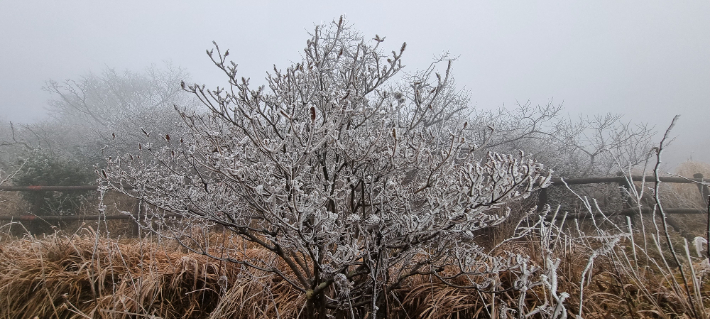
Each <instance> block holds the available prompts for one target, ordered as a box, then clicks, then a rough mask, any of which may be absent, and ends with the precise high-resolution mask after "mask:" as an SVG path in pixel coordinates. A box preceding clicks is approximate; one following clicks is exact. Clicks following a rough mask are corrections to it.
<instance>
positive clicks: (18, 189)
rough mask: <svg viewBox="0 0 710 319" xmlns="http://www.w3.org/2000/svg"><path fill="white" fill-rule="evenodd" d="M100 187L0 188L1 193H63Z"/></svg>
mask: <svg viewBox="0 0 710 319" xmlns="http://www.w3.org/2000/svg"><path fill="white" fill-rule="evenodd" d="M98 188H99V187H98V186H96V185H80V186H41V185H34V186H0V191H15V192H61V191H95V190H97V189H98Z"/></svg>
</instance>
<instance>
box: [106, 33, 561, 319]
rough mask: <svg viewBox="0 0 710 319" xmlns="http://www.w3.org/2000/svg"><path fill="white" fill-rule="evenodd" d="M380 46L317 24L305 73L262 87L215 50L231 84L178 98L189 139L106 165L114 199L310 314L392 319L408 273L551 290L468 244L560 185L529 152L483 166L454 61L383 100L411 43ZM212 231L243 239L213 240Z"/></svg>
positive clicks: (191, 88)
mask: <svg viewBox="0 0 710 319" xmlns="http://www.w3.org/2000/svg"><path fill="white" fill-rule="evenodd" d="M382 42H383V40H382V39H380V38H379V37H375V39H373V41H369V42H366V41H365V40H364V39H363V38H362V36H360V35H359V34H357V33H356V32H354V31H353V30H352V29H351V28H350V27H348V26H346V25H345V24H344V23H343V21H342V19H341V20H340V21H339V22H334V23H333V24H331V25H328V26H323V27H317V28H316V29H315V31H314V32H313V34H312V36H311V39H310V40H309V41H308V44H307V47H306V49H305V50H304V52H303V60H302V61H301V62H299V63H296V64H295V65H292V66H291V67H289V68H287V69H286V70H285V71H282V70H278V69H275V70H274V73H272V74H269V76H268V77H267V82H268V86H267V87H259V88H256V89H253V88H251V87H250V85H249V80H247V79H245V78H239V77H238V76H237V66H236V64H234V63H233V62H228V61H227V56H228V55H229V51H224V52H223V51H221V50H220V49H219V47H217V46H216V45H215V46H216V47H215V50H216V51H214V50H210V51H209V52H208V53H209V55H210V57H211V58H212V61H213V62H214V63H215V65H216V66H217V67H218V68H219V69H221V70H222V71H223V72H224V73H225V74H226V75H227V77H228V81H229V86H228V87H227V88H217V89H215V90H208V89H206V88H205V87H204V86H199V85H183V87H184V88H185V90H187V91H188V92H191V93H193V94H194V95H195V96H196V97H197V98H198V99H200V101H201V102H202V103H203V104H204V105H205V106H206V107H207V108H208V110H209V113H208V114H206V115H200V114H195V113H189V112H181V113H180V114H181V116H182V117H183V119H184V121H185V123H186V126H187V127H188V128H189V129H190V132H189V134H185V135H172V136H171V135H165V136H164V141H163V142H162V143H149V144H145V145H140V146H139V149H138V151H137V152H136V153H133V154H128V155H119V156H116V157H112V158H110V160H109V161H110V162H109V165H108V167H107V168H106V170H104V171H102V175H103V177H104V179H105V183H106V184H105V185H106V186H105V187H110V188H113V189H116V190H119V191H122V192H124V193H126V194H129V195H131V196H134V197H136V198H138V199H139V200H141V202H142V203H143V206H142V217H141V220H146V221H147V222H146V223H145V225H144V227H146V228H148V229H150V230H152V231H154V232H157V233H159V234H160V235H162V236H165V237H168V238H174V239H176V240H178V241H179V242H180V243H181V244H182V245H183V246H184V247H185V248H187V249H189V250H190V251H193V252H196V253H199V254H204V255H208V256H210V257H212V258H215V259H218V260H223V261H226V262H231V263H237V264H241V265H244V266H245V267H247V269H251V271H259V272H266V273H272V274H274V275H276V276H278V277H279V278H281V279H283V280H284V281H286V282H288V283H289V285H291V287H292V288H293V289H295V290H297V291H299V292H300V293H301V294H302V296H305V299H306V308H305V310H304V315H305V316H306V317H320V318H325V317H326V316H330V315H336V316H346V317H359V318H362V317H365V316H370V317H372V318H374V317H375V316H384V315H386V312H385V311H386V309H387V307H386V306H385V303H386V301H387V300H388V294H390V293H391V292H392V291H393V290H395V289H397V288H398V287H400V286H401V285H403V284H404V283H405V282H406V281H407V280H408V278H410V277H413V276H422V275H430V276H433V277H435V278H436V279H437V280H438V281H440V282H442V283H445V284H447V285H451V286H462V287H470V288H473V289H476V290H478V291H480V292H481V293H495V291H496V285H495V284H494V282H493V281H492V280H493V279H492V278H494V277H490V276H487V275H486V274H495V273H498V272H510V273H511V274H513V275H514V276H519V279H518V282H519V285H518V286H515V287H514V289H516V290H523V291H524V290H525V289H528V287H533V286H535V285H545V282H544V281H545V280H544V279H541V278H540V277H537V276H533V273H536V274H538V272H537V271H533V269H532V268H528V267H529V265H528V263H527V261H526V260H527V258H526V257H524V256H521V255H516V254H505V255H501V256H489V255H487V254H486V253H485V252H484V250H483V249H482V248H481V247H479V246H478V245H476V243H475V241H473V239H474V238H473V237H474V236H473V232H475V231H476V230H477V229H481V228H484V227H487V226H488V225H493V224H497V223H500V222H501V221H504V220H505V218H506V216H507V214H504V215H499V214H495V213H493V212H495V211H494V210H492V208H496V207H499V206H501V205H504V204H505V203H506V202H510V201H514V200H517V199H520V198H525V197H527V196H528V195H529V194H530V192H531V191H533V190H535V189H536V188H538V187H541V186H542V187H544V186H546V185H547V183H548V181H549V177H550V176H549V174H550V172H549V171H547V170H545V169H544V168H543V167H542V165H541V164H539V163H537V162H535V161H533V160H530V159H529V158H527V157H526V156H524V155H522V154H520V155H503V154H499V153H493V152H489V153H488V154H487V155H485V156H482V157H479V158H476V157H474V154H475V153H476V151H477V150H478V146H477V145H476V144H475V141H476V136H474V135H472V134H471V133H473V132H474V131H472V130H468V126H469V125H473V124H472V123H473V122H471V123H469V121H468V120H469V119H468V118H467V116H466V113H465V112H464V111H465V110H466V105H465V104H464V103H465V101H467V99H466V98H464V97H462V96H461V95H460V93H459V92H458V91H456V90H455V88H454V87H452V85H451V81H452V79H451V61H446V60H441V61H438V62H437V63H435V64H434V65H433V66H432V67H430V68H428V69H426V70H425V71H423V72H419V73H415V74H413V75H411V76H409V77H405V79H404V81H406V84H401V83H400V84H399V85H391V86H389V87H388V83H389V82H388V81H389V80H390V79H391V78H392V77H393V76H394V75H395V74H396V73H397V72H398V71H399V70H400V69H401V68H402V64H401V58H402V54H403V52H404V49H405V45H402V46H401V48H400V49H399V50H397V51H393V52H392V53H391V54H390V55H385V54H383V53H382V51H381V48H380V46H381V45H382ZM447 62H448V63H447ZM439 64H445V66H444V67H443V68H444V69H443V70H442V72H441V73H437V72H436V70H437V69H438V67H439ZM125 186H131V189H128V188H126V187H125ZM165 213H172V214H179V215H181V216H182V217H183V218H182V219H169V218H165V217H163V216H165V215H164V214H165ZM215 227H216V229H223V230H225V231H228V232H230V233H231V234H232V236H234V238H239V239H240V241H234V240H227V241H225V242H222V243H216V242H212V241H211V240H210V236H209V232H210V230H211V229H215ZM230 243H233V244H232V245H230ZM234 243H240V244H239V245H237V244H234ZM254 247H258V248H259V249H261V250H262V251H263V254H261V255H258V256H257V257H254V256H252V255H249V254H248V252H249V251H250V249H251V248H254ZM280 265H284V267H285V269H287V270H288V271H284V268H283V267H280ZM533 268H534V267H533ZM551 268H554V266H553V265H549V267H545V269H551ZM536 269H537V268H536ZM538 275H539V274H538ZM551 289H552V290H551V293H552V294H553V295H552V297H554V298H553V299H551V300H549V303H548V304H547V305H548V306H549V309H547V308H538V309H537V310H536V312H537V313H539V314H541V315H545V316H548V315H549V316H551V317H557V316H560V314H561V313H563V309H564V307H563V306H562V303H561V301H562V300H563V299H564V297H562V296H560V295H556V294H557V292H556V291H555V290H554V288H551ZM520 309H521V310H522V308H520ZM368 313H369V315H368Z"/></svg>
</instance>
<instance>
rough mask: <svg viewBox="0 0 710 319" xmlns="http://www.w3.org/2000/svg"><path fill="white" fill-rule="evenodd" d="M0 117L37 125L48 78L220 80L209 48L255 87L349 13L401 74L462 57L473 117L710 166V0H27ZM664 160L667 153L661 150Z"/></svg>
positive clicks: (5, 70) (6, 62) (6, 48)
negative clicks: (566, 117)
mask: <svg viewBox="0 0 710 319" xmlns="http://www.w3.org/2000/svg"><path fill="white" fill-rule="evenodd" d="M0 8H1V9H0V30H1V31H0V118H4V119H5V120H11V121H15V122H31V121H36V120H37V119H41V118H43V116H45V113H46V111H45V107H46V105H47V103H46V101H47V100H48V99H49V98H50V96H48V94H47V93H45V92H44V91H42V90H41V88H42V86H43V85H44V82H45V81H47V80H49V79H54V80H58V81H61V80H64V79H71V78H77V77H78V76H80V75H82V74H85V73H87V72H89V71H95V72H99V71H101V69H102V68H104V67H107V66H108V67H112V68H116V69H118V70H123V69H131V70H135V71H140V70H142V69H144V68H145V67H146V66H149V65H150V64H156V65H160V64H161V63H162V62H164V61H170V62H172V63H173V64H174V65H177V66H181V67H184V68H185V69H186V70H187V71H188V72H189V73H190V74H191V76H192V80H193V81H196V82H199V83H206V84H208V85H223V84H225V83H226V82H225V81H223V78H222V77H221V76H220V74H219V72H218V70H217V69H216V68H215V67H214V66H213V65H211V62H210V61H209V59H208V58H207V56H206V54H205V49H209V48H210V47H211V42H212V40H215V41H217V43H219V45H220V47H222V48H225V49H226V48H230V53H231V54H230V57H231V58H233V59H234V61H235V62H237V63H238V64H239V66H240V70H241V74H242V76H245V77H251V78H253V81H260V80H261V79H262V78H263V77H264V74H265V71H267V70H271V68H272V65H273V64H276V65H277V67H280V68H285V67H286V66H288V65H289V64H290V61H296V60H299V52H300V50H301V49H302V48H303V47H304V45H305V41H306V39H307V37H308V36H307V32H308V31H310V30H311V29H312V28H313V26H314V24H316V23H320V22H327V21H331V20H333V19H336V18H337V17H338V16H339V15H341V14H345V15H346V17H347V19H348V21H349V22H350V23H351V24H353V25H354V26H355V28H356V29H358V30H360V31H361V32H362V33H363V34H364V35H365V36H368V37H369V36H374V35H375V34H379V35H380V36H386V37H387V41H386V42H385V48H393V49H395V48H399V45H400V44H401V42H405V41H406V42H407V44H408V46H407V51H406V53H405V56H404V61H405V64H406V65H407V69H408V71H410V72H411V71H415V70H416V69H420V68H424V67H426V66H427V65H428V63H430V62H431V60H432V58H433V57H434V55H437V54H439V53H441V52H442V51H449V52H450V53H451V54H452V55H454V56H458V57H459V59H458V61H457V62H456V63H455V64H454V75H455V77H456V79H457V83H458V85H459V86H465V87H466V89H468V90H469V91H470V92H471V95H472V102H473V103H474V105H475V106H476V107H479V108H486V109H491V108H497V107H500V106H503V105H505V106H511V107H512V106H513V105H515V103H516V101H520V102H525V101H527V100H530V101H531V102H532V103H534V104H545V103H547V102H548V101H550V100H553V101H554V102H556V103H558V102H564V105H565V109H566V111H567V112H569V114H570V115H571V116H577V115H578V114H580V113H583V114H590V115H592V114H602V113H606V112H614V113H623V114H625V115H626V119H628V120H633V121H639V122H648V123H651V124H653V125H656V128H657V130H659V131H662V130H664V129H665V127H666V126H667V125H668V123H670V120H671V119H672V117H673V115H674V114H681V119H680V122H679V124H678V127H677V128H676V130H675V131H674V135H675V136H677V140H676V141H675V144H674V146H673V147H672V148H671V149H669V153H668V154H667V158H668V159H669V160H671V161H675V162H678V161H682V160H685V159H688V158H691V157H692V158H693V159H694V160H701V161H704V162H708V163H710V128H709V127H710V126H709V124H710V18H708V14H710V1H708V0H703V1H655V0H654V1H648V0H647V1H585V2H583V1H554V2H553V1H551V2H543V1H485V2H483V1H459V2H453V1H438V2H436V3H435V2H433V1H413V0H408V1H321V2H318V1H290V2H286V1H221V2H220V1H176V0H172V1H156V0H152V1H132V0H131V1H128V0H123V1H89V0H85V1H79V0H62V1H50V0H45V1H37V0H0ZM671 152H672V153H673V154H671Z"/></svg>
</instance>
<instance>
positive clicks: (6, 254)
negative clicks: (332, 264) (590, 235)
mask: <svg viewBox="0 0 710 319" xmlns="http://www.w3.org/2000/svg"><path fill="white" fill-rule="evenodd" d="M210 236H211V237H212V236H214V237H215V238H214V241H215V242H217V241H219V240H220V238H219V236H220V234H217V233H213V234H210ZM221 236H224V235H221ZM536 236H537V235H536ZM536 236H531V237H527V238H525V239H521V240H516V241H510V242H506V243H504V244H502V246H500V247H498V248H497V250H496V251H497V252H494V255H496V254H500V255H501V256H504V255H506V254H510V253H520V254H522V255H527V256H530V257H531V259H530V260H529V263H530V265H538V266H539V265H542V264H543V263H544V261H543V257H542V253H541V252H542V251H546V252H545V254H548V255H550V254H552V255H551V256H553V258H560V259H561V261H562V262H561V264H560V267H559V268H558V269H557V270H556V273H557V278H558V285H559V291H564V292H567V293H569V295H570V297H569V298H568V299H567V300H566V301H565V306H566V308H567V310H568V313H567V315H568V317H570V318H573V317H575V315H576V313H577V312H578V311H579V307H578V305H579V304H580V299H579V296H580V286H579V284H580V281H581V280H582V273H583V270H584V268H585V266H586V264H587V261H588V260H589V256H590V255H591V253H590V252H591V251H590V249H598V248H599V245H597V244H595V243H594V242H588V243H587V244H584V245H582V244H579V243H572V242H570V243H569V244H567V243H564V244H562V243H561V244H559V245H556V246H555V247H552V248H550V247H548V248H547V250H545V249H543V248H542V247H543V246H541V244H540V243H541V241H540V238H538V237H536ZM590 240H594V239H590ZM628 245H630V243H629V240H627V239H625V240H623V241H621V242H620V244H619V245H618V246H615V248H614V253H609V254H605V255H600V256H598V258H597V259H596V260H595V262H594V264H593V266H592V267H591V268H590V269H589V271H588V272H587V275H586V276H585V278H586V283H585V285H584V288H583V290H584V294H583V302H582V305H583V314H584V317H585V318H627V317H629V318H676V317H678V318H681V317H683V314H684V313H687V312H688V310H689V309H688V308H687V303H686V302H685V300H686V296H684V295H682V294H678V293H677V291H678V290H674V289H673V286H672V282H671V278H670V277H669V276H668V275H667V274H664V273H662V272H659V271H656V270H654V267H652V266H650V264H644V265H635V263H634V262H633V261H632V260H630V258H622V257H621V256H624V255H626V256H627V257H628V256H629V254H630V252H629V246H628ZM242 253H243V254H244V256H245V257H248V258H258V259H261V260H268V259H269V258H270V257H269V256H267V255H265V254H266V252H264V251H263V250H260V249H254V248H251V249H246V250H244V251H243V252H242ZM692 261H693V263H694V266H695V269H696V273H697V278H698V280H696V281H693V282H692V283H691V284H693V285H699V287H698V288H699V289H698V291H699V293H700V294H701V296H702V298H701V300H702V302H703V303H710V299H709V298H710V288H709V287H710V282H709V279H708V275H710V265H704V264H703V263H704V262H703V261H702V260H701V259H697V258H693V260H692ZM705 263H706V262H705ZM275 266H276V267H278V268H280V269H282V271H285V272H286V271H287V270H286V269H285V267H283V265H279V264H275ZM688 266H689V265H683V267H688ZM447 271H449V270H444V272H443V273H442V275H444V276H446V272H447ZM451 271H453V270H451ZM676 272H677V269H674V276H677V273H676ZM540 274H541V273H540ZM477 276H478V277H476V278H474V280H481V281H483V280H484V279H489V282H492V284H491V285H489V286H488V287H487V288H486V289H488V290H491V291H495V293H492V292H491V291H478V290H476V289H473V288H456V287H452V286H448V285H445V284H443V283H442V282H441V281H439V280H438V279H437V278H436V277H434V276H430V275H420V276H413V277H410V278H409V279H408V280H407V281H406V282H405V283H404V284H403V285H402V286H401V287H400V288H398V289H396V290H395V291H390V292H388V293H387V296H386V304H387V310H386V314H387V316H386V317H387V318H427V319H444V318H457V319H458V318H503V317H506V314H507V317H510V318H513V317H515V315H514V313H513V312H510V310H505V309H513V308H515V307H516V306H517V305H518V303H519V301H520V296H521V295H520V291H519V290H517V289H515V285H516V280H517V279H518V277H516V276H519V274H516V273H515V272H513V271H502V272H495V273H490V274H487V275H477ZM462 280H463V279H462ZM457 284H462V285H463V284H465V282H463V281H462V282H461V283H457ZM681 288H683V287H681ZM545 289H546V288H545V287H543V286H537V287H533V288H531V289H530V290H529V291H528V292H527V294H526V295H525V296H524V298H523V299H524V304H525V305H526V308H527V309H528V310H531V311H532V310H534V309H535V308H536V307H538V306H540V305H543V304H544V303H545V302H546V301H545V298H546V297H545V296H546V292H545ZM691 289H694V287H691ZM680 291H681V292H682V291H684V290H683V289H681V290H680ZM305 304H306V299H305V295H304V294H302V293H299V292H298V291H296V290H295V289H293V288H292V287H291V286H290V285H289V284H288V283H287V282H285V281H284V280H282V279H280V278H278V277H276V276H273V275H269V274H266V273H262V272H259V271H254V270H253V269H252V270H250V271H244V269H242V268H241V266H240V265H238V264H235V263H223V262H220V261H216V260H213V259H208V258H207V257H205V256H201V255H196V254H192V253H189V252H186V251H185V249H183V248H182V247H180V246H178V245H176V244H174V243H166V242H164V241H159V240H153V239H150V238H147V239H146V238H144V239H140V240H139V239H130V240H120V241H119V240H115V239H107V238H104V237H101V236H96V233H95V232H94V231H93V230H92V229H91V228H84V229H81V230H80V231H78V232H77V233H76V234H72V235H60V234H54V235H51V236H45V237H42V238H37V237H32V236H26V237H23V238H7V237H5V238H3V239H2V242H0V318H34V317H38V318H141V317H151V318H243V319H251V318H299V316H300V317H301V318H303V316H302V311H303V309H304V305H305ZM506 307H507V308H506ZM708 309H710V307H709V308H708Z"/></svg>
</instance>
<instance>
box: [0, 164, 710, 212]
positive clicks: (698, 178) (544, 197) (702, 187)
mask: <svg viewBox="0 0 710 319" xmlns="http://www.w3.org/2000/svg"><path fill="white" fill-rule="evenodd" d="M659 180H660V181H661V182H662V183H686V184H687V183H695V184H696V185H697V186H698V190H699V191H700V194H701V195H702V196H703V199H705V200H708V196H710V188H709V187H708V180H706V179H704V178H703V174H700V173H698V174H694V175H693V178H685V177H659ZM629 181H633V182H639V181H645V182H650V183H654V182H655V181H656V178H655V176H638V175H634V176H630V177H629V176H623V175H621V174H619V175H617V176H613V177H588V178H570V179H564V181H563V179H562V178H559V177H557V178H552V180H551V186H563V185H564V184H567V185H584V184H605V183H616V184H619V185H620V187H623V188H626V189H627V190H628V189H629V188H631V187H632V185H631V184H632V183H630V182H629ZM634 187H635V186H634ZM97 189H98V186H96V185H77V186H44V185H37V186H0V191H15V192H47V191H54V192H64V191H95V190H97ZM126 189H130V188H129V187H126ZM547 193H548V192H547V189H546V188H544V189H542V190H540V194H539V196H538V207H540V208H542V207H543V206H544V205H545V204H547V202H548V194H547ZM627 200H628V199H627ZM628 204H629V205H628V206H629V208H625V209H622V210H621V211H620V212H619V214H620V215H627V216H631V215H635V214H638V213H639V210H638V209H637V208H631V207H632V205H630V204H631V203H628ZM652 211H653V210H652V209H649V208H643V209H641V213H651V212H652ZM664 211H665V212H666V213H667V214H707V212H706V211H704V210H702V209H694V208H665V209H664ZM589 215H590V214H568V215H567V218H583V217H587V216H589ZM175 216H179V215H175ZM99 218H101V219H106V220H112V219H133V218H134V217H133V216H130V215H111V216H102V215H72V216H35V215H22V216H0V220H5V221H8V220H9V221H35V220H44V221H73V220H92V219H95V220H98V219H99Z"/></svg>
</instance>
